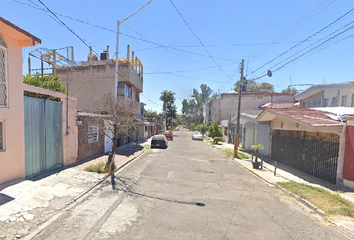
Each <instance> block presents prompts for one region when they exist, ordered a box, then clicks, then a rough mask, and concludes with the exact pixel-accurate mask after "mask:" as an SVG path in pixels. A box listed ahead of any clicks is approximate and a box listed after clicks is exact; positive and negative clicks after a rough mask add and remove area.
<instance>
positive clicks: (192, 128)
mask: <svg viewBox="0 0 354 240" xmlns="http://www.w3.org/2000/svg"><path fill="white" fill-rule="evenodd" d="M195 127H196V126H195V123H191V124H190V128H189V130H190V131H194V130H195Z"/></svg>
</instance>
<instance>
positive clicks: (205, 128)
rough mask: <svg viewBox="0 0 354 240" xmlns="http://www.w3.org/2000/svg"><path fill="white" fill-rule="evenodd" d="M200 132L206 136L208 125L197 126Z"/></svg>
mask: <svg viewBox="0 0 354 240" xmlns="http://www.w3.org/2000/svg"><path fill="white" fill-rule="evenodd" d="M197 129H198V131H199V132H200V133H201V134H202V135H203V136H204V134H205V132H206V131H208V124H207V123H203V124H199V125H198V126H197Z"/></svg>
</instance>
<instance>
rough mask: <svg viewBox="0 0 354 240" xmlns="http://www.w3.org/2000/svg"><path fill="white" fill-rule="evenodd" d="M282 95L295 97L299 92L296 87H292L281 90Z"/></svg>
mask: <svg viewBox="0 0 354 240" xmlns="http://www.w3.org/2000/svg"><path fill="white" fill-rule="evenodd" d="M281 92H282V93H291V94H293V95H295V94H296V93H298V92H299V91H298V90H297V89H296V88H295V87H290V86H288V87H287V88H285V89H283V90H281Z"/></svg>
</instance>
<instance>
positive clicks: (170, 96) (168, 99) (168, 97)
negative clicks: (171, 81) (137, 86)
mask: <svg viewBox="0 0 354 240" xmlns="http://www.w3.org/2000/svg"><path fill="white" fill-rule="evenodd" d="M175 95H176V93H174V92H172V91H167V90H164V91H162V92H161V96H160V101H163V108H162V109H163V111H164V113H165V125H166V127H167V104H172V105H173V103H174V102H175V100H176V98H175Z"/></svg>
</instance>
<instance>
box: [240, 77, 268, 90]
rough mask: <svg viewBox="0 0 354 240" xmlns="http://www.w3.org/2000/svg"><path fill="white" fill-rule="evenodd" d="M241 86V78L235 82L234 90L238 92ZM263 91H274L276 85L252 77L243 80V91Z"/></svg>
mask: <svg viewBox="0 0 354 240" xmlns="http://www.w3.org/2000/svg"><path fill="white" fill-rule="evenodd" d="M239 87H240V80H238V81H237V82H236V83H235V88H234V90H235V91H236V92H238V91H239V90H238V89H239ZM261 91H269V92H273V91H274V86H273V85H272V84H270V83H267V82H262V83H257V82H255V81H254V80H252V79H246V80H244V81H243V87H242V92H261Z"/></svg>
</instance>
